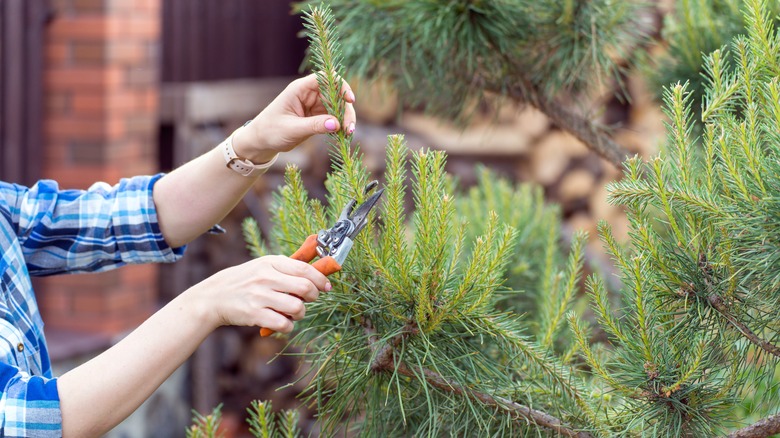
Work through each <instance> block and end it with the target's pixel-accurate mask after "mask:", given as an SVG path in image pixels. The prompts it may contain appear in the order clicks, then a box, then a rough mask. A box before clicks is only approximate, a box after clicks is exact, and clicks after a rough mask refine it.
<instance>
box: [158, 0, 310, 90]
mask: <svg viewBox="0 0 780 438" xmlns="http://www.w3.org/2000/svg"><path fill="white" fill-rule="evenodd" d="M291 5H292V2H291V1H289V0H230V1H224V0H165V1H164V2H162V6H163V9H162V11H163V17H162V80H163V82H193V81H214V80H224V79H239V78H260V77H273V76H291V75H295V74H297V73H298V71H299V67H300V65H301V62H302V60H303V56H304V52H305V49H306V40H305V39H303V38H300V37H299V36H298V35H297V34H298V33H299V32H300V30H301V29H303V26H302V25H301V17H300V16H299V15H293V14H292V6H291Z"/></svg>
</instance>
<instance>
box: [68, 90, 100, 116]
mask: <svg viewBox="0 0 780 438" xmlns="http://www.w3.org/2000/svg"><path fill="white" fill-rule="evenodd" d="M106 100H107V99H106V94H105V93H102V92H99V90H98V92H94V91H80V92H78V93H74V94H73V100H72V104H71V105H72V108H73V112H74V113H77V114H84V115H94V114H104V113H105V112H106V109H107V102H106Z"/></svg>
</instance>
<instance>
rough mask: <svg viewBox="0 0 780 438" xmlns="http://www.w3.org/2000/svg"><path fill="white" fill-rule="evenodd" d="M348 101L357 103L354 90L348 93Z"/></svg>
mask: <svg viewBox="0 0 780 438" xmlns="http://www.w3.org/2000/svg"><path fill="white" fill-rule="evenodd" d="M347 99H349V101H350V102H352V103H355V93H353V92H352V90H350V91H347Z"/></svg>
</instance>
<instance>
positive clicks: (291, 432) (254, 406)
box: [186, 400, 303, 438]
mask: <svg viewBox="0 0 780 438" xmlns="http://www.w3.org/2000/svg"><path fill="white" fill-rule="evenodd" d="M246 411H247V418H246V421H247V423H249V433H250V434H252V436H253V437H255V438H300V437H301V436H303V434H302V432H301V430H300V428H299V427H298V411H295V410H292V409H288V410H283V411H281V412H274V410H273V406H272V404H271V402H270V401H259V400H254V401H252V403H251V404H250V406H249V407H248V408H247V410H246ZM221 423H222V405H221V404H220V405H218V406H217V407H215V408H214V409H213V410H212V411H211V413H210V414H208V415H203V414H201V413H199V412H197V411H193V416H192V425H191V426H190V427H189V428H188V429H187V434H186V436H187V438H220V437H222V436H224V434H223V432H221V431H220V425H221Z"/></svg>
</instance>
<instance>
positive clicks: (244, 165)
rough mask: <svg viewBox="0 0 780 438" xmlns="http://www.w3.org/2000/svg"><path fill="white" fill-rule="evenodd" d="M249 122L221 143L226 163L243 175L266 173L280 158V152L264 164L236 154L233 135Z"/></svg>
mask: <svg viewBox="0 0 780 438" xmlns="http://www.w3.org/2000/svg"><path fill="white" fill-rule="evenodd" d="M250 122H251V120H250ZM248 124H249V122H246V123H244V124H243V125H242V126H241V127H239V128H238V129H236V130H235V131H233V133H232V134H230V136H228V138H226V139H225V140H224V141H223V142H222V143H221V144H220V145H219V148H220V149H221V150H222V156H223V157H225V165H226V166H227V168H228V169H231V170H233V171H235V172H237V173H238V174H240V175H242V176H259V175H262V174H264V173H265V172H266V171H267V170H268V168H269V167H271V166H273V164H274V163H275V162H276V159H277V158H279V153H277V154H276V155H274V157H273V158H271V160H270V161H268V162H267V163H263V164H255V163H253V162H252V161H250V160H249V159H247V158H243V157H239V156H238V155H237V154H236V151H235V149H233V136H234V135H236V132H238V130H239V129H242V128H243V127H244V126H246V125H248Z"/></svg>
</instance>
